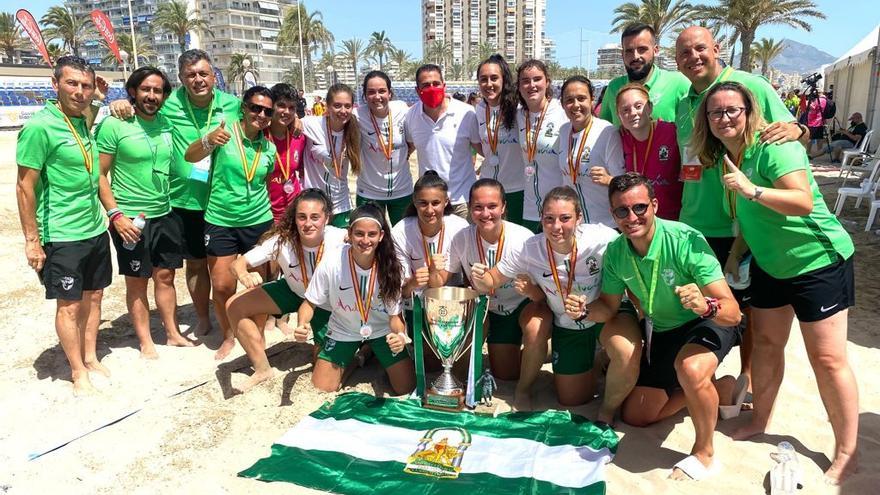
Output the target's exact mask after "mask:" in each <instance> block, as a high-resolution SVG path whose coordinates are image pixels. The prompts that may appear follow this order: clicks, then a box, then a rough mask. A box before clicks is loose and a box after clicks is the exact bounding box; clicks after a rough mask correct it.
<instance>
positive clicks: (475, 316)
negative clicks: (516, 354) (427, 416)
mask: <svg viewBox="0 0 880 495" xmlns="http://www.w3.org/2000/svg"><path fill="white" fill-rule="evenodd" d="M413 302H414V307H413V315H414V319H415V321H414V334H415V335H414V337H415V339H414V350H415V355H416V357H415V366H416V391H417V393H418V394H419V396H421V397H422V398H423V403H424V405H425V406H426V407H431V408H434V409H443V410H450V411H458V410H461V409H462V407H463V406H464V405H467V406H468V407H474V405H475V404H476V402H477V401H479V400H480V395H481V391H480V390H478V387H474V378H475V376H479V375H480V374H481V373H482V371H483V370H482V367H483V366H482V357H483V352H482V343H483V320H484V319H485V317H486V302H487V300H486V297H485V296H481V295H480V294H479V293H477V292H476V291H474V290H472V289H464V288H460V287H438V288H434V289H427V290H425V291H424V293H423V294H422V296H421V297H415V298H414V301H413ZM422 341H424V342H425V343H426V344H427V346H428V348H430V349H431V351H432V352H433V353H434V354H435V355H436V356H437V358H438V359H439V360H440V363H441V364H442V366H443V372H442V373H441V374H440V376H439V377H438V378H437V379H436V380H434V382H433V383H432V384H431V387H430V388H428V389H427V390H426V383H425V373H424V359H423V356H422ZM474 342H477V344H476V347H474V345H473V343H474ZM469 349H470V350H471V352H470V366H469V369H468V383H467V385H463V384H461V383H460V382H459V381H458V380H457V379H456V378H455V376H453V374H452V366H453V364H455V362H456V361H457V360H458V359H459V358H460V357H462V356H463V355H465V354H466V353H467V351H468V350H469Z"/></svg>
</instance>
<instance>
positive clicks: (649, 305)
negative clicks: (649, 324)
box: [629, 253, 660, 318]
mask: <svg viewBox="0 0 880 495" xmlns="http://www.w3.org/2000/svg"><path fill="white" fill-rule="evenodd" d="M629 259H630V261H632V266H633V271H634V272H635V274H636V279H638V281H639V287H641V289H642V292H644V293H645V295H646V296H647V301H645V314H647V315H648V318H651V317H652V316H651V314H652V310H653V309H654V294H655V292H656V290H657V272H658V270H659V269H660V263H658V262H657V261H656V260H654V261H653V263H654V268H653V270H652V271H651V290H650V291H649V290H648V287H647V285H646V284H645V279H643V278H642V272H640V271H639V266H638V265H637V264H636V257H635V255H634V254H632V253H630V258H629Z"/></svg>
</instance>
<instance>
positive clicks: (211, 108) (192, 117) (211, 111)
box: [183, 96, 214, 134]
mask: <svg viewBox="0 0 880 495" xmlns="http://www.w3.org/2000/svg"><path fill="white" fill-rule="evenodd" d="M183 101H184V103H186V111H187V113H189V119H190V120H191V121H192V123H193V125H194V126H195V128H196V130H198V131H199V134H201V133H203V132H205V131H207V130H208V127H210V126H211V116H212V115H214V99H213V98H212V99H211V105H210V106H209V107H208V120H206V121H205V126H204V127H202V129H201V130H200V129H199V123H198V122H196V116H195V114H194V113H193V109H192V105H190V103H189V96H184V97H183Z"/></svg>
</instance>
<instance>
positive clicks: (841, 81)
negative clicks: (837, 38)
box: [823, 24, 880, 150]
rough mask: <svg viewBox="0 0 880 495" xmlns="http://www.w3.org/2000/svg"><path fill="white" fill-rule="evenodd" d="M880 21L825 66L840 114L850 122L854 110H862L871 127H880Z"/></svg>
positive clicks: (875, 144) (878, 137)
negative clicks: (879, 85)
mask: <svg viewBox="0 0 880 495" xmlns="http://www.w3.org/2000/svg"><path fill="white" fill-rule="evenodd" d="M878 41H880V24H878V25H877V26H876V27H874V29H873V30H871V32H870V33H868V35H867V36H865V37H864V38H862V39H861V40H860V41H859V42H858V43H856V44H855V45H853V47H852V48H850V49H849V50H847V52H846V53H845V54H843V56H841V57H840V58H838V59H837V60H835V61H834V63H832V64H829V65H828V66H826V67H824V68H823V71H824V74H825V87H826V88H828V87H829V85H830V84H833V85H834V101H835V102H836V103H837V118H838V119H839V120H840V122H841V124H842V125H844V126H846V125H847V123H846V121H845V120H846V119H847V118H848V117H849V116H850V115H852V113H853V112H860V113H861V114H862V116H863V117H864V119H865V123H866V124H867V125H868V127H869V128H870V129H880V90H878V84H880V50H878V49H877V44H878ZM874 134H875V137H874V138H873V142H872V143H871V150H876V149H877V147H878V143H880V132H875V133H874Z"/></svg>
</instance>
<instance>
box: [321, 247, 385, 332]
mask: <svg viewBox="0 0 880 495" xmlns="http://www.w3.org/2000/svg"><path fill="white" fill-rule="evenodd" d="M350 249H351V246H349V245H347V244H346V245H344V246H343V247H342V249H339V250H337V251H335V252H334V253H333V254H334V255H333V256H329V257H325V259H324V260H323V261H321V263H320V264H319V265H318V269H317V270H315V276H314V277H312V280H311V281H309V288H308V290H306V295H305V298H306V299H308V301H309V302H310V303H312V304H314V305H316V306H321V307H323V306H324V305H325V304H326V305H329V306H330V321H329V322H328V323H327V338H328V339H333V340H336V341H339V342H356V341H359V340H363V339H364V337H363V336H361V333H360V329H361V327H362V326H363V325H364V322H362V321H361V315H360V312H359V311H358V303H357V302H356V300H355V293H354V285H355V284H357V286H358V288H359V290H360V292H361V297H362V298H364V299H366V298H367V294H368V293H369V290H370V289H369V283H370V274H371V272H372V268H370V269H367V270H364V269H362V268H361V267H359V266H357V264H355V265H354V266H355V275H354V276H352V273H351V267H350V265H349V262H348V251H349V250H350ZM376 276H377V277H379V276H381V274H377V275H376ZM371 301H372V303H371V305H370V311H369V313H368V318H367V322H366V324H367V325H369V326H370V328H371V329H372V333H371V334H370V336H369V338H370V339H375V338H378V337H384V336H386V335H388V333H389V332H390V331H391V326H390V323H389V322H390V321H391V317H392V316H394V315H399V314H400V301H399V300H398V301H392V302H391V303H390V304H385V302H383V301H382V299H381V298H380V297H379V279H378V278H377V279H376V280H375V281H374V283H373V297H372V298H371ZM364 302H366V301H364Z"/></svg>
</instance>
